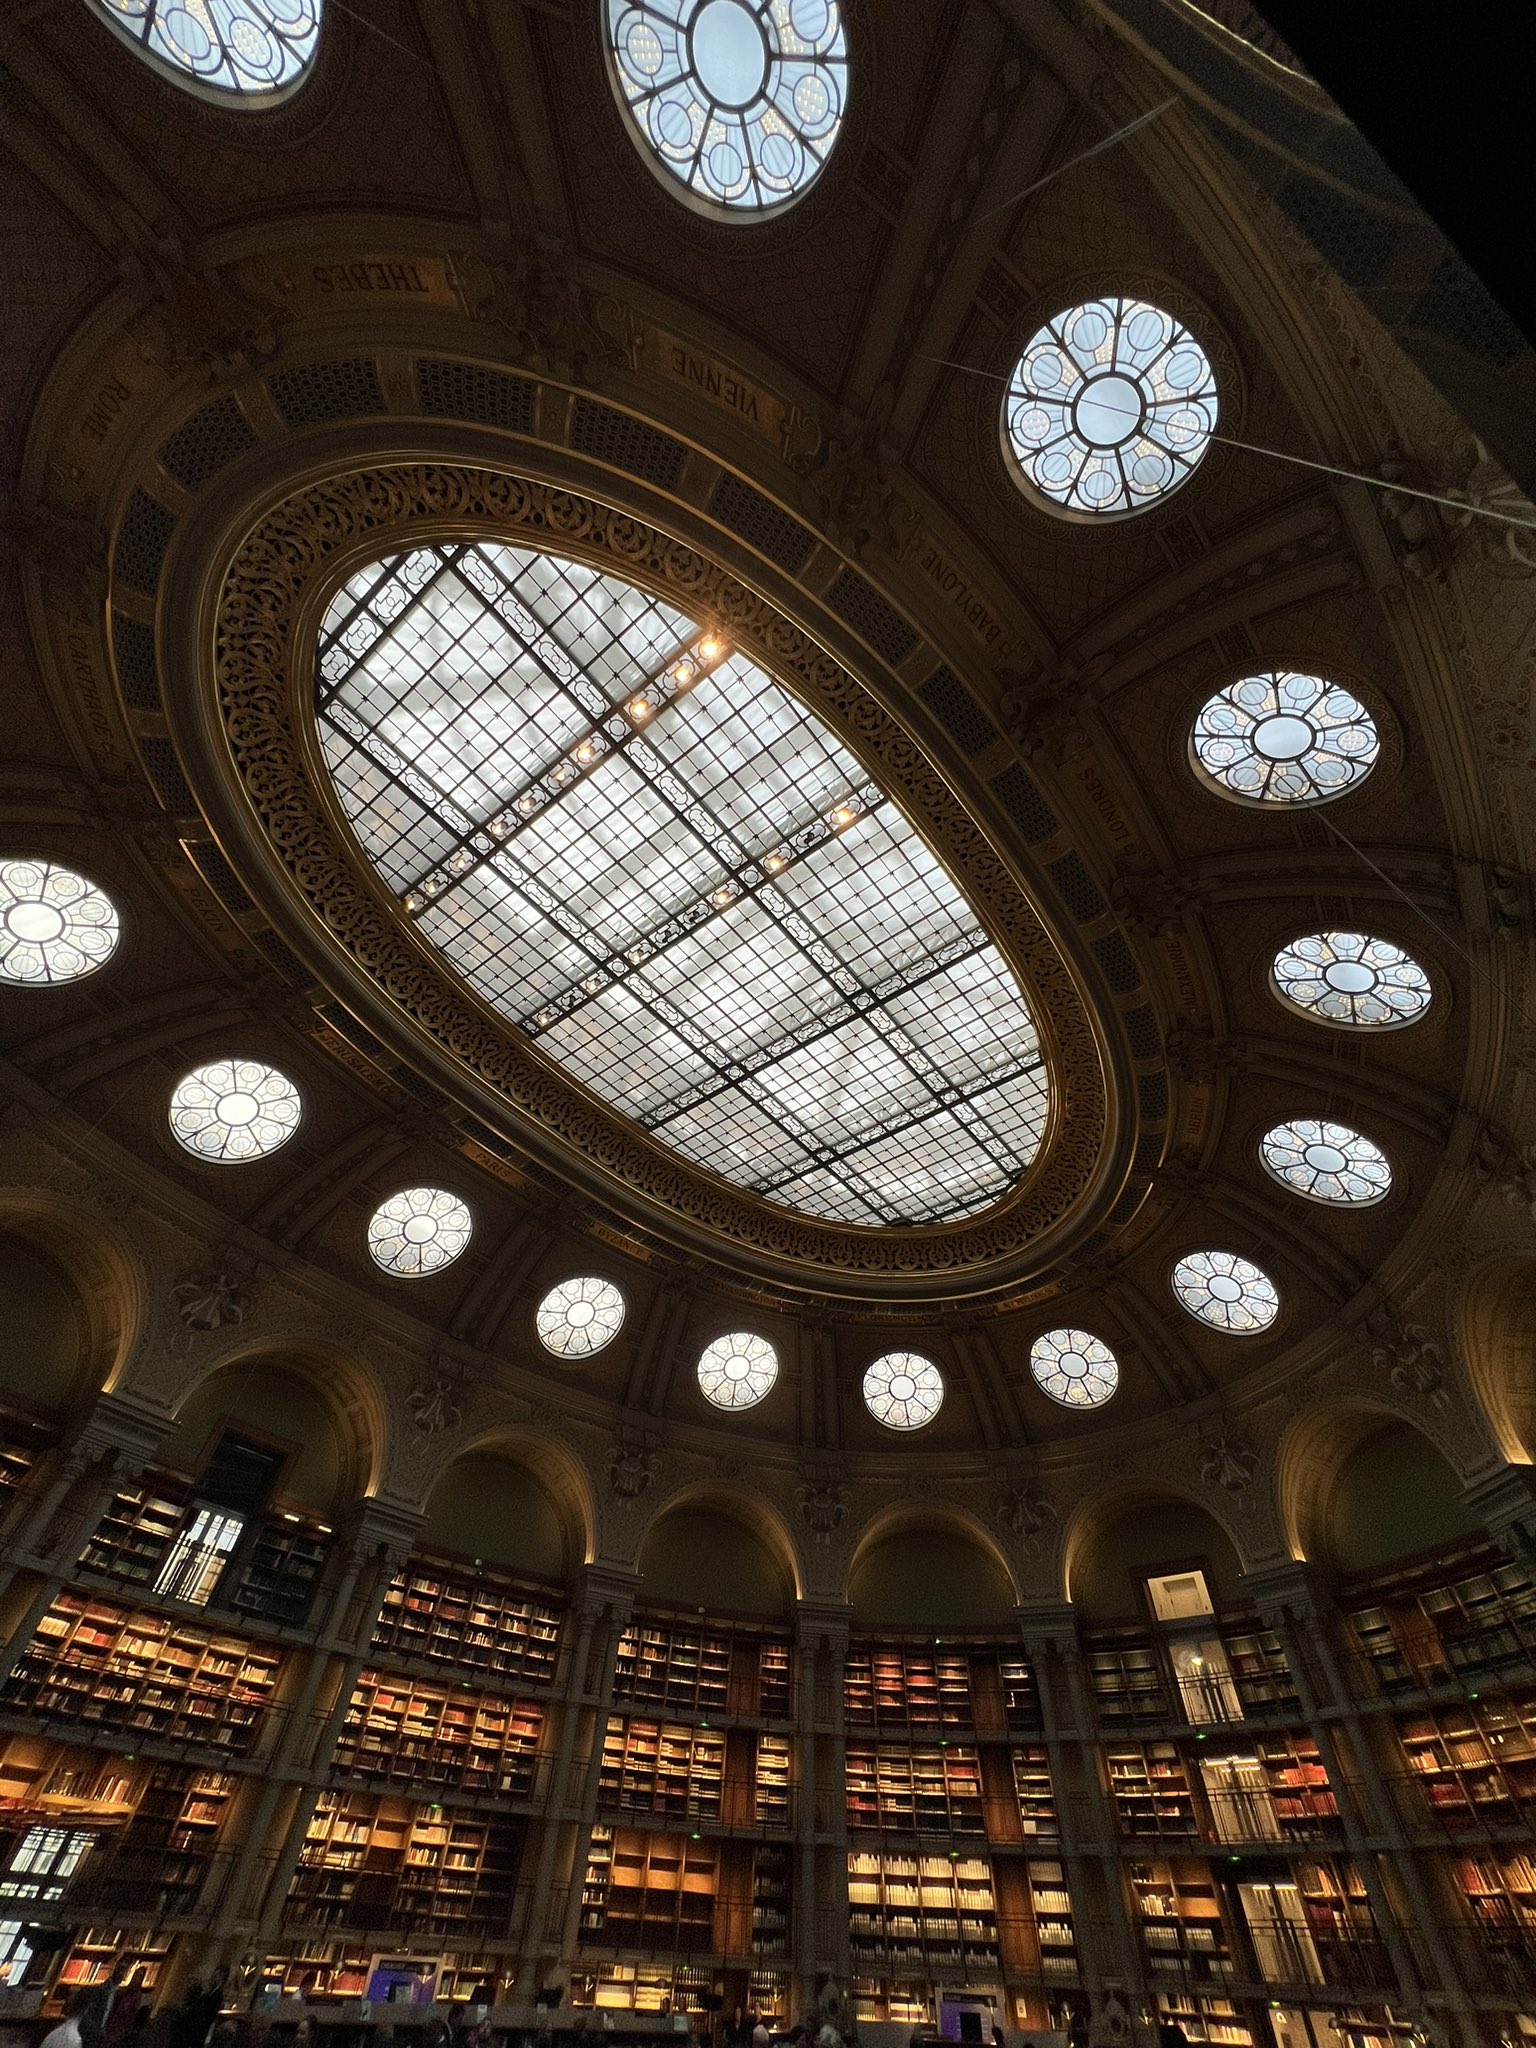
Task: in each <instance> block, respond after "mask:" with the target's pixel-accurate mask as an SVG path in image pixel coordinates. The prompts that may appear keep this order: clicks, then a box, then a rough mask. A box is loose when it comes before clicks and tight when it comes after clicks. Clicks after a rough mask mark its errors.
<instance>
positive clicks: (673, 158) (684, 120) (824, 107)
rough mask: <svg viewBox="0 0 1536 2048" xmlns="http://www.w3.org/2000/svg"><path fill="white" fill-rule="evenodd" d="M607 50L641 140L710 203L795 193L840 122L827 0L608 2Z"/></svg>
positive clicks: (839, 69) (844, 66)
mask: <svg viewBox="0 0 1536 2048" xmlns="http://www.w3.org/2000/svg"><path fill="white" fill-rule="evenodd" d="M608 54H609V57H610V59H611V60H612V64H613V76H614V78H615V79H616V81H617V83H618V88H619V94H620V98H621V100H622V102H623V105H624V108H625V111H626V112H627V114H628V115H629V118H630V121H631V122H632V123H633V126H634V130H635V138H636V141H637V142H638V143H639V146H640V148H641V149H643V150H644V151H645V152H646V154H647V156H648V157H649V158H650V159H651V161H652V162H654V163H656V164H658V165H659V166H660V167H661V168H662V170H663V171H665V172H666V174H667V176H668V177H669V178H675V179H677V181H678V183H679V184H680V185H681V186H682V187H683V188H684V189H685V190H686V191H687V192H689V193H690V194H691V195H692V196H693V197H694V198H695V199H698V200H702V201H704V202H705V204H707V205H709V206H712V207H724V208H728V209H729V210H730V211H731V212H733V213H737V212H739V213H743V214H751V213H754V212H756V213H762V212H763V211H765V210H767V209H769V208H775V207H781V206H786V205H788V204H789V202H790V201H791V200H793V199H798V198H799V196H800V194H801V193H802V192H804V191H805V189H806V187H807V186H808V185H810V184H811V183H812V182H813V180H814V179H815V178H816V177H817V176H818V175H819V174H820V172H821V168H822V166H823V164H824V163H825V162H826V160H827V158H828V156H829V155H830V154H831V151H832V145H833V144H834V143H835V142H836V140H837V135H838V130H839V129H840V128H841V126H842V121H843V108H844V105H845V103H846V100H847V92H848V46H847V42H846V40H845V38H844V35H843V22H842V15H841V13H840V11H839V8H838V4H837V0H608Z"/></svg>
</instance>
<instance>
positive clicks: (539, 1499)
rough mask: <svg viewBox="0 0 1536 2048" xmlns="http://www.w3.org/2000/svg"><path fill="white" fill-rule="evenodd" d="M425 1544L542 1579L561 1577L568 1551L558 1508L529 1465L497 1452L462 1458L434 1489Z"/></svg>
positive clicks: (567, 1563)
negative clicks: (518, 1462) (506, 1566)
mask: <svg viewBox="0 0 1536 2048" xmlns="http://www.w3.org/2000/svg"><path fill="white" fill-rule="evenodd" d="M421 1540H422V1542H423V1543H424V1544H425V1545H426V1546H427V1548H428V1549H435V1550H452V1551H457V1552H458V1553H459V1555H460V1556H462V1557H480V1558H484V1560H485V1562H486V1563H487V1564H504V1565H510V1566H511V1567H512V1568H513V1569H514V1570H516V1571H525V1572H531V1573H533V1574H534V1576H535V1577H537V1578H541V1579H562V1578H564V1577H565V1576H566V1574H567V1572H568V1571H569V1569H570V1567H571V1565H572V1563H573V1562H574V1560H573V1559H572V1558H570V1557H568V1556H567V1554H566V1548H567V1546H566V1541H565V1530H564V1526H563V1524H562V1522H561V1519H560V1510H559V1509H558V1508H557V1507H556V1506H555V1503H554V1501H553V1500H552V1499H551V1498H550V1495H549V1494H548V1492H547V1491H546V1490H545V1488H544V1487H542V1486H541V1485H540V1484H539V1482H538V1480H537V1479H535V1478H534V1476H533V1474H532V1473H531V1472H530V1471H529V1470H528V1468H527V1467H526V1466H525V1465H519V1464H517V1463H516V1462H515V1461H514V1460H513V1459H511V1458H508V1457H504V1456H502V1455H501V1454H500V1453H499V1452H496V1451H480V1452H476V1453H474V1454H473V1455H472V1456H470V1457H468V1458H461V1459H460V1460H459V1462H458V1463H457V1464H456V1465H455V1466H454V1467H453V1468H452V1470H451V1471H449V1472H445V1473H444V1475H443V1477H442V1478H441V1479H440V1480H439V1481H438V1482H437V1485H436V1486H435V1487H434V1488H433V1489H432V1493H431V1495H430V1497H429V1498H428V1501H427V1518H426V1522H425V1524H424V1525H423V1528H422V1534H421Z"/></svg>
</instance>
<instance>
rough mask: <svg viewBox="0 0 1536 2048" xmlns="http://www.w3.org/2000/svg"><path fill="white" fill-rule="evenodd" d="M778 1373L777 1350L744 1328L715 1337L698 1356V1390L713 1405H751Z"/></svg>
mask: <svg viewBox="0 0 1536 2048" xmlns="http://www.w3.org/2000/svg"><path fill="white" fill-rule="evenodd" d="M778 1376H779V1355H778V1353H777V1352H776V1351H775V1350H774V1348H773V1346H772V1345H771V1344H770V1343H769V1342H768V1339H767V1338H766V1337H754V1336H753V1335H752V1334H751V1333H750V1331H746V1330H738V1331H736V1332H735V1333H734V1334H733V1335H731V1336H729V1337H717V1338H716V1339H715V1341H714V1343H713V1344H706V1345H705V1347H704V1351H703V1355H702V1356H701V1357H700V1359H699V1389H700V1392H701V1393H702V1394H703V1396H704V1398H705V1400H706V1401H713V1402H714V1404H715V1406H716V1407H717V1408H755V1407H756V1406H757V1404H758V1402H759V1401H761V1400H762V1399H763V1397H764V1396H765V1395H766V1394H767V1393H769V1392H770V1391H771V1389H772V1387H773V1383H774V1381H775V1380H776V1379H777V1378H778Z"/></svg>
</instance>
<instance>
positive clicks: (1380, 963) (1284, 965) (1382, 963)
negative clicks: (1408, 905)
mask: <svg viewBox="0 0 1536 2048" xmlns="http://www.w3.org/2000/svg"><path fill="white" fill-rule="evenodd" d="M1271 980H1272V983H1273V986H1274V990H1275V993H1276V995H1278V996H1279V997H1280V999H1281V1001H1282V1002H1284V1003H1287V1004H1289V1005H1291V1006H1292V1007H1294V1008H1295V1009H1298V1010H1305V1011H1306V1012H1307V1014H1308V1015H1309V1016H1312V1017H1319V1018H1321V1019H1322V1021H1323V1022H1324V1023H1325V1024H1341V1025H1343V1026H1345V1027H1346V1028H1347V1029H1350V1030H1364V1031H1390V1030H1392V1029H1394V1028H1395V1027H1397V1026H1399V1025H1402V1024H1413V1023H1416V1022H1417V1021H1418V1019H1419V1018H1420V1017H1422V1016H1423V1015H1424V1012H1425V1011H1426V1010H1427V1009H1428V1008H1429V1003H1430V995H1431V990H1430V986H1429V976H1428V975H1427V974H1426V973H1425V972H1424V970H1423V968H1422V967H1421V966H1420V965H1419V963H1418V961H1417V960H1415V959H1414V957H1413V955H1412V954H1411V953H1405V952H1404V951H1403V949H1402V947H1401V946H1394V945H1393V944H1392V942H1391V940H1390V939H1376V938H1372V937H1371V936H1370V934H1369V933H1368V932H1305V933H1303V934H1302V936H1301V937H1300V938H1297V939H1292V941H1291V943H1290V944H1289V945H1288V946H1282V947H1281V949H1280V951H1279V952H1278V953H1277V954H1276V955H1275V964H1274V967H1273V969H1272V970H1271Z"/></svg>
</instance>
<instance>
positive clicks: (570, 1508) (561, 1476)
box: [421, 1424, 597, 1574]
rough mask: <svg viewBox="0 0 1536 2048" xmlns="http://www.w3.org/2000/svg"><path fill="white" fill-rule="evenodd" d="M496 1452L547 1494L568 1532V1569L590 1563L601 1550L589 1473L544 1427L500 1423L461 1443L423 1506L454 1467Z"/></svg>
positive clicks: (435, 1479) (460, 1468)
mask: <svg viewBox="0 0 1536 2048" xmlns="http://www.w3.org/2000/svg"><path fill="white" fill-rule="evenodd" d="M494 1458H502V1459H505V1460H506V1461H507V1462H508V1463H509V1464H512V1465H519V1466H521V1467H522V1469H523V1470H524V1471H525V1472H526V1473H528V1474H529V1476H530V1477H531V1478H532V1479H533V1480H534V1482H535V1483H536V1484H537V1485H538V1486H539V1487H540V1488H541V1489H542V1491H543V1492H544V1493H545V1494H546V1495H548V1497H549V1500H550V1502H551V1505H552V1506H553V1508H554V1511H555V1514H556V1515H557V1517H558V1519H559V1522H560V1526H561V1532H562V1535H563V1538H564V1544H565V1569H566V1572H567V1573H568V1574H569V1573H570V1572H573V1571H574V1570H575V1568H576V1567H577V1566H578V1565H582V1564H590V1563H591V1562H592V1560H593V1558H594V1556H595V1555H596V1553H597V1501H596V1497H595V1495H594V1494H593V1491H592V1481H591V1477H590V1475H589V1474H588V1472H587V1469H586V1467H585V1465H583V1464H582V1462H581V1460H580V1459H579V1458H578V1457H577V1456H576V1455H575V1453H574V1452H573V1451H572V1450H571V1449H570V1447H569V1446H568V1445H566V1444H563V1443H561V1441H560V1440H559V1438H558V1437H555V1436H551V1435H549V1434H547V1433H546V1432H545V1431H543V1430H536V1429H520V1428H517V1427H516V1426H508V1425H505V1424H501V1425H498V1426H496V1427H494V1428H491V1429H486V1430H482V1431H481V1432H480V1433H479V1434H478V1435H477V1436H474V1437H471V1438H470V1439H469V1441H468V1442H467V1443H464V1444H461V1445H459V1446H457V1447H456V1448H455V1450H454V1452H453V1454H452V1456H451V1457H450V1458H448V1459H447V1460H446V1461H445V1462H444V1463H443V1464H442V1465H440V1466H439V1467H438V1469H437V1471H436V1473H435V1475H434V1477H433V1479H432V1481H431V1483H430V1484H429V1485H428V1487H427V1488H426V1491H425V1493H424V1494H423V1496H422V1500H421V1505H422V1508H423V1510H424V1511H427V1510H429V1509H430V1507H431V1504H432V1502H433V1500H434V1499H435V1498H436V1497H437V1496H438V1495H439V1493H440V1492H441V1490H442V1488H444V1487H445V1486H447V1485H449V1484H450V1483H451V1482H452V1479H453V1475H454V1473H455V1472H456V1471H463V1470H464V1469H465V1468H466V1467H467V1466H468V1465H469V1463H470V1461H472V1460H474V1461H480V1460H489V1459H494ZM424 1540H425V1538H424Z"/></svg>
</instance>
